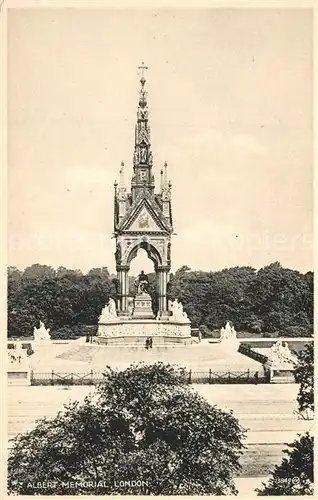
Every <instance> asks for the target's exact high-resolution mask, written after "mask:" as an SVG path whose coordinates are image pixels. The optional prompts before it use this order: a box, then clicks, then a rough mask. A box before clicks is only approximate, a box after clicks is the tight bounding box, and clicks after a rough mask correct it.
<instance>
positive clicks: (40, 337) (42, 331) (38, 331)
mask: <svg viewBox="0 0 318 500" xmlns="http://www.w3.org/2000/svg"><path fill="white" fill-rule="evenodd" d="M33 335H34V340H35V341H36V342H43V341H50V340H51V336H50V329H49V328H45V326H44V323H43V322H42V321H40V328H35V327H34V330H33Z"/></svg>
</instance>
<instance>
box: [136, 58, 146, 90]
mask: <svg viewBox="0 0 318 500" xmlns="http://www.w3.org/2000/svg"><path fill="white" fill-rule="evenodd" d="M138 69H140V70H141V79H140V83H141V85H142V86H144V85H145V83H146V79H145V69H148V66H145V63H144V62H142V63H141V66H138Z"/></svg>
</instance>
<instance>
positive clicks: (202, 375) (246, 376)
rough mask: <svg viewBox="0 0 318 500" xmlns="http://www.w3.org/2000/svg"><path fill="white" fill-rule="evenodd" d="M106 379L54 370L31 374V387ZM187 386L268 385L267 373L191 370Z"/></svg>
mask: <svg viewBox="0 0 318 500" xmlns="http://www.w3.org/2000/svg"><path fill="white" fill-rule="evenodd" d="M104 381H105V378H104V376H103V373H102V372H94V371H93V370H91V371H90V372H88V373H74V372H72V373H60V372H55V371H54V370H52V371H51V372H47V373H37V372H32V373H31V385H64V386H70V385H97V384H100V383H103V382H104ZM184 383H185V384H268V383H269V374H268V373H267V372H261V373H260V372H254V371H251V370H246V371H222V372H214V371H212V370H209V371H206V372H195V371H192V370H189V371H188V372H186V374H185V378H184Z"/></svg>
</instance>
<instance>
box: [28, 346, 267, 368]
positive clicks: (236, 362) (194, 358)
mask: <svg viewBox="0 0 318 500" xmlns="http://www.w3.org/2000/svg"><path fill="white" fill-rule="evenodd" d="M142 361H144V362H145V363H154V362H156V361H163V362H169V363H171V364H178V365H180V366H183V367H185V368H187V369H192V370H193V371H197V372H200V371H202V372H207V371H208V370H209V369H212V370H214V371H221V372H222V371H229V370H231V371H245V370H248V369H249V370H251V372H253V373H254V372H256V371H260V372H263V369H262V365H261V364H260V363H259V362H258V361H255V360H253V359H250V358H248V357H247V356H245V355H243V354H241V353H238V352H228V351H226V350H224V348H223V347H222V346H221V345H220V344H218V343H213V344H210V343H208V342H202V343H201V344H194V345H189V346H176V347H157V348H153V349H149V350H146V349H141V348H138V349H134V348H127V347H107V346H103V345H97V344H89V343H85V339H83V338H81V339H79V340H76V341H70V342H69V343H68V344H53V345H51V346H48V347H47V348H45V349H43V350H41V351H38V352H35V353H34V354H33V355H32V358H31V363H32V368H33V370H34V371H36V372H50V371H51V370H55V371H57V372H58V371H60V372H88V371H90V370H94V371H103V370H104V368H105V366H106V365H111V366H112V367H117V368H124V367H127V366H129V365H130V364H131V363H133V362H142Z"/></svg>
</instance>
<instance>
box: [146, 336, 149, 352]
mask: <svg viewBox="0 0 318 500" xmlns="http://www.w3.org/2000/svg"><path fill="white" fill-rule="evenodd" d="M146 349H149V337H147V338H146Z"/></svg>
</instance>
